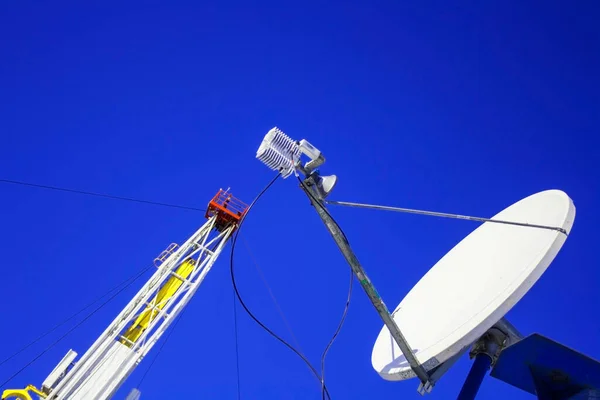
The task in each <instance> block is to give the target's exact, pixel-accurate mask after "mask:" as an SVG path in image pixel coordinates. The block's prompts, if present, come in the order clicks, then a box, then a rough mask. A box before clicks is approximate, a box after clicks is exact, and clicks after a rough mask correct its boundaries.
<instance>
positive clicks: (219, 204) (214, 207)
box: [206, 189, 248, 231]
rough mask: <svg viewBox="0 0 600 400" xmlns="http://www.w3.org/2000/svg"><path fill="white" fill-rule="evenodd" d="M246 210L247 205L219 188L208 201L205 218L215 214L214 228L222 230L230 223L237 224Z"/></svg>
mask: <svg viewBox="0 0 600 400" xmlns="http://www.w3.org/2000/svg"><path fill="white" fill-rule="evenodd" d="M247 211H248V205H247V204H246V203H244V202H242V201H240V200H238V199H236V198H235V197H233V196H232V195H231V193H229V192H228V191H225V190H223V189H220V190H219V192H218V193H217V195H216V196H215V197H213V199H212V200H211V201H210V203H208V209H207V210H206V218H210V217H212V216H213V215H216V216H217V221H216V222H215V229H217V230H218V231H222V230H224V229H226V228H227V227H229V226H231V225H232V224H235V225H237V224H238V223H239V222H240V220H241V219H242V217H243V216H244V214H246V212H247Z"/></svg>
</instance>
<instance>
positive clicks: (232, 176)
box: [0, 1, 600, 400]
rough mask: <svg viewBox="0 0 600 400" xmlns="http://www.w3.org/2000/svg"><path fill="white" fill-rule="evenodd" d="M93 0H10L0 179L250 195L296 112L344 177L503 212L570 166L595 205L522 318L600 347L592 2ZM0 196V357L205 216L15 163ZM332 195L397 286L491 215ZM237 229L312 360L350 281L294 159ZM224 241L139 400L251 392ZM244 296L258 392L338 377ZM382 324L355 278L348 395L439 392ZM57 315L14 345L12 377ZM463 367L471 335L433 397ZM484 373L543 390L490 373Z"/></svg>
mask: <svg viewBox="0 0 600 400" xmlns="http://www.w3.org/2000/svg"><path fill="white" fill-rule="evenodd" d="M84 3H85V4H83V3H82V2H75V1H72V2H68V1H62V2H27V1H19V2H3V3H2V5H1V6H0V54H1V55H2V62H0V76H1V77H2V78H1V81H0V82H1V83H0V100H1V107H0V134H1V135H2V139H3V140H2V143H3V149H2V157H0V171H1V173H0V178H2V179H16V180H23V181H28V182H34V183H39V184H47V185H57V186H64V187H69V188H74V189H80V190H91V191H95V192H102V193H111V194H116V195H122V196H129V197H137V198H143V199H150V200H156V201H163V202H170V203H178V204H183V205H188V206H195V207H202V206H204V205H205V204H206V203H207V202H208V201H209V200H210V198H211V197H212V196H213V195H214V194H215V193H216V191H217V190H218V189H219V188H220V187H223V188H225V187H228V186H231V188H232V190H233V192H234V194H235V195H236V196H238V197H240V198H241V199H243V200H246V201H248V202H249V201H251V200H252V198H253V197H254V196H255V195H256V194H257V192H258V191H259V190H260V189H262V187H263V186H264V185H265V184H266V183H267V182H268V181H269V180H270V179H271V177H272V174H271V171H269V170H268V169H267V168H266V167H264V166H263V165H262V164H261V163H260V162H259V161H257V160H256V159H255V158H254V156H255V152H256V149H257V147H258V145H259V144H260V141H261V139H262V137H263V135H264V134H265V133H266V132H267V131H268V130H269V129H270V128H271V127H273V126H275V125H277V126H279V127H281V128H282V129H283V130H284V131H285V132H286V133H288V134H289V135H290V136H292V137H294V138H297V139H301V138H307V139H308V140H310V142H311V143H313V144H314V145H316V146H317V147H319V148H320V149H321V150H322V151H323V152H324V154H325V155H326V157H327V164H326V166H325V167H324V168H323V172H324V173H335V174H337V175H338V177H339V181H338V186H337V187H336V189H335V192H334V194H333V195H332V198H335V199H338V200H348V201H364V202H372V203H382V204H389V205H398V206H404V207H418V208H423V209H430V210H437V211H446V212H455V213H462V214H471V215H479V216H492V215H494V214H495V213H496V212H498V211H500V210H501V209H503V208H504V207H506V206H508V205H510V204H512V203H514V202H516V201H518V200H519V199H521V198H523V197H526V196H528V195H530V194H533V193H535V192H538V191H541V190H546V189H553V188H557V189H562V190H564V191H566V192H567V193H568V194H569V195H570V196H571V197H572V198H573V200H574V202H575V205H576V207H577V219H576V221H575V224H574V228H573V231H572V234H571V236H570V238H569V239H568V240H567V242H566V244H565V246H564V247H563V249H562V251H561V253H560V254H559V255H558V257H557V258H556V260H555V261H554V263H553V264H552V265H551V267H550V268H549V269H548V271H547V272H546V274H545V275H544V276H543V277H542V279H541V280H540V281H539V282H538V284H537V285H536V286H535V287H534V288H533V289H532V290H531V291H530V292H529V294H528V295H527V296H526V297H525V298H524V299H523V300H522V301H521V302H520V303H519V304H518V305H517V306H516V307H515V308H514V309H513V310H512V311H511V312H510V313H509V314H508V318H509V319H510V320H511V321H512V322H513V324H515V325H516V326H517V327H518V328H519V329H520V330H521V331H522V332H523V333H525V334H529V333H533V332H540V333H542V334H544V335H547V336H549V337H550V338H552V339H555V340H558V341H561V342H563V343H564V344H566V345H567V346H570V347H573V348H575V349H577V350H579V351H582V352H584V353H587V354H589V355H590V356H592V357H596V358H600V344H599V343H598V341H597V337H598V334H599V333H600V319H598V318H597V317H596V316H597V315H596V314H597V310H598V308H599V306H600V299H599V297H598V294H597V283H598V282H599V281H600V272H599V269H598V263H599V256H598V253H597V242H598V229H597V226H598V224H599V223H600V217H599V216H598V212H597V205H598V203H599V202H600V188H599V183H598V182H600V170H599V168H598V166H597V160H598V155H599V148H600V146H599V143H598V136H597V135H598V130H599V128H600V113H599V112H598V110H599V107H600V95H599V93H600V80H599V79H598V73H597V71H599V70H600V51H599V50H600V31H599V28H598V26H597V20H598V17H599V12H598V11H599V10H598V5H597V4H596V2H591V1H590V2H585V1H582V2H576V3H570V4H569V3H567V2H528V1H526V2H524V1H491V2H475V1H465V2H461V3H460V4H454V5H449V4H448V3H447V2H443V1H431V2H427V3H426V4H425V3H419V4H418V5H414V4H411V3H408V2H405V3H401V2H391V1H390V2H382V1H377V2H362V3H361V2H356V1H351V2H339V3H333V2H328V3H321V2H302V3H287V4H286V3H285V2H254V3H247V2H236V1H232V2H227V3H226V4H225V3H223V4H221V5H217V4H216V2H215V3H214V4H209V3H203V2H157V1H148V2H143V3H142V2H140V3H135V2H127V3H123V2H84ZM0 206H1V208H2V210H3V212H2V213H0V222H1V225H2V227H3V229H2V233H1V234H0V235H1V237H0V243H1V246H2V247H1V248H2V260H3V262H2V265H3V279H2V286H3V301H2V303H1V304H2V307H1V308H0V310H1V315H2V320H3V326H4V329H2V330H0V342H1V343H3V345H2V346H0V358H4V357H5V356H7V355H9V354H10V353H12V352H13V351H14V350H16V349H18V348H19V347H21V346H23V345H25V344H26V343H28V342H29V341H31V340H32V339H34V338H35V337H37V336H38V335H39V334H40V333H42V332H44V331H45V330H46V329H48V327H49V326H52V325H54V324H55V323H57V322H58V321H60V320H62V319H64V318H66V317H68V316H69V315H71V314H72V313H73V312H75V311H77V310H78V309H79V308H80V307H81V305H83V304H84V303H87V302H89V301H91V300H93V299H95V298H96V297H97V296H99V295H102V294H104V293H105V292H106V291H107V290H109V289H110V288H112V287H113V286H115V285H116V284H118V283H119V282H121V281H122V280H124V279H126V278H127V277H129V276H131V275H132V274H134V273H136V272H137V271H139V270H140V269H141V268H143V267H145V266H146V265H148V264H149V263H150V262H151V261H152V259H153V258H154V257H155V256H156V255H157V254H158V253H160V252H161V251H162V250H163V249H164V248H165V247H166V246H167V245H168V244H169V243H171V242H179V243H181V242H183V241H184V240H185V239H186V238H187V236H188V235H189V234H191V233H192V232H193V231H194V230H195V229H197V227H198V226H199V225H200V224H202V223H203V221H204V219H203V215H202V214H199V213H195V212H193V211H185V210H176V209H168V208H161V207H157V206H152V205H140V204H133V203H126V202H120V201H116V200H107V199H101V198H93V197H86V196H81V195H74V194H68V193H59V192H51V191H46V190H42V189H33V188H26V187H18V186H13V185H7V184H2V185H0ZM332 212H333V215H334V216H335V217H336V219H337V220H338V222H339V223H340V224H341V225H342V226H343V228H344V230H345V232H346V234H347V236H348V237H349V239H350V241H351V243H352V244H353V246H354V249H355V250H356V252H357V254H358V256H359V259H360V260H361V261H362V263H363V264H364V266H365V268H366V269H367V271H368V272H369V274H370V276H371V279H372V280H373V282H374V283H375V284H376V286H377V288H378V289H379V291H380V293H381V294H382V296H383V298H384V299H385V300H386V302H387V303H388V305H389V306H390V308H393V307H395V305H396V304H397V303H398V302H399V301H400V300H401V299H402V297H403V296H404V295H405V294H406V293H407V292H408V290H410V288H411V287H412V285H414V284H415V283H416V282H417V281H418V279H419V278H420V277H421V276H422V275H423V274H424V273H425V272H426V271H427V270H428V269H429V268H430V267H431V266H432V265H433V264H435V262H436V261H437V260H438V259H439V258H440V257H441V256H443V255H444V254H445V253H446V252H447V251H448V250H449V249H450V248H451V247H452V246H454V245H455V244H456V243H457V242H458V241H460V239H462V238H463V237H464V236H465V235H467V234H468V233H469V232H470V231H471V230H473V229H474V228H475V227H476V224H474V223H470V222H465V221H451V220H437V219H428V218H425V217H419V216H408V215H399V214H386V213H378V212H372V211H362V210H352V209H339V208H336V209H332ZM243 235H244V236H245V237H246V239H247V241H248V243H249V245H250V247H251V249H252V251H253V253H254V255H255V257H256V259H257V260H258V262H259V265H260V267H261V270H262V271H263V273H264V275H265V276H266V278H267V280H268V282H269V285H270V287H271V289H272V290H273V292H274V294H275V295H276V297H277V300H278V302H279V304H280V306H281V307H282V309H283V310H284V312H285V315H286V318H287V319H288V320H289V321H290V324H291V326H292V328H293V331H294V334H295V336H296V337H297V338H298V340H299V342H300V344H301V346H302V350H303V351H304V352H305V353H306V355H307V356H308V357H309V358H310V359H311V361H312V362H313V363H315V364H317V363H318V361H319V357H320V353H321V351H322V350H323V348H324V346H325V345H326V343H327V341H328V340H329V337H330V336H331V334H332V333H333V331H334V330H335V327H336V325H337V323H338V319H339V317H340V315H341V312H342V309H343V306H344V303H345V296H346V291H347V284H348V267H347V265H346V264H345V263H344V261H343V259H342V257H341V255H340V254H339V251H338V250H337V248H336V247H335V245H334V244H333V242H332V240H331V239H330V238H329V236H328V234H327V232H326V231H325V230H324V228H323V226H322V224H321V222H320V220H319V219H318V217H317V215H316V214H315V213H314V211H313V210H312V209H311V207H310V206H309V204H308V202H307V200H306V198H305V197H304V195H303V194H302V193H301V191H300V190H299V189H298V188H297V182H295V181H294V180H292V179H288V180H286V181H280V182H278V183H277V184H276V185H275V186H274V187H273V189H272V190H271V191H270V192H268V194H267V195H265V197H264V198H263V199H262V200H261V201H260V203H258V205H257V206H256V207H255V209H254V210H253V211H252V213H251V214H250V216H249V218H248V220H247V223H246V225H245V227H244V230H243ZM236 250H237V253H236V254H237V257H236V261H237V263H236V270H237V273H238V281H239V286H240V290H241V292H242V295H243V296H244V299H245V300H246V302H247V303H248V305H249V306H250V307H251V309H252V310H254V311H255V312H256V314H257V315H258V316H259V317H260V318H261V319H262V320H263V321H264V322H265V323H266V324H268V325H269V326H270V327H272V328H273V329H274V330H275V331H277V332H278V333H280V334H281V335H282V336H284V337H286V338H288V339H290V335H289V333H288V332H287V330H286V328H285V325H284V323H283V322H282V321H281V318H280V317H279V315H278V313H277V310H276V309H275V307H274V306H273V304H272V302H271V300H270V297H269V294H268V291H267V290H266V288H265V287H264V285H263V284H262V282H261V280H260V278H259V275H258V274H257V272H256V270H255V268H254V266H253V264H252V263H251V259H250V258H249V256H248V254H247V252H246V250H245V249H244V247H243V246H239V247H238V248H237V249H236ZM226 251H227V254H223V256H222V257H221V259H219V260H218V261H217V263H216V264H215V267H214V268H213V270H212V271H211V273H210V274H209V276H208V278H207V279H206V281H205V282H204V283H203V285H202V287H201V288H200V290H199V291H198V293H197V295H196V297H194V299H193V300H192V302H191V303H190V305H189V307H188V309H187V311H186V313H185V314H184V316H183V318H182V319H181V322H180V323H179V324H178V326H177V329H176V330H175V332H174V333H173V335H172V336H171V338H170V340H169V342H168V343H167V344H166V346H165V348H164V350H163V351H162V352H161V354H160V357H159V358H158V361H157V362H156V363H155V365H154V366H153V368H152V369H151V371H150V372H149V375H148V376H147V378H146V380H145V381H144V383H143V385H142V387H141V390H142V398H143V399H162V398H166V397H167V396H172V397H174V398H209V399H213V398H214V399H234V398H236V393H237V391H236V374H235V347H234V336H233V316H232V288H231V283H230V279H229V264H228V249H227V250H226ZM133 292H134V289H132V290H130V291H128V292H127V293H126V294H124V295H122V296H120V297H118V298H117V299H116V300H114V301H113V302H111V303H110V304H109V305H108V306H107V307H105V308H104V309H102V310H101V312H99V313H98V314H96V315H95V316H94V317H93V318H91V319H90V320H89V321H88V322H87V323H86V324H84V325H83V326H82V327H81V328H80V329H78V330H76V331H75V332H74V333H73V334H71V335H70V336H69V337H68V338H67V339H65V340H64V341H63V342H61V343H60V344H59V345H58V346H56V347H55V348H53V350H52V351H50V352H48V353H47V354H46V355H45V356H44V357H43V358H41V359H40V360H39V361H38V362H36V363H35V364H34V365H33V366H32V367H31V368H29V369H27V370H26V371H25V372H24V373H23V374H22V375H21V376H19V378H17V379H15V380H13V381H12V384H13V385H15V386H24V385H25V384H27V383H34V384H40V383H41V381H42V380H43V379H44V378H45V377H46V375H47V374H48V373H49V372H50V370H51V369H52V368H53V367H54V365H55V364H56V363H57V362H58V361H59V360H60V358H61V357H62V356H63V355H64V353H65V352H66V351H67V350H68V349H69V348H73V349H75V350H77V351H78V352H80V354H83V352H84V351H85V349H86V348H87V347H88V346H89V345H90V344H91V343H92V342H93V341H94V340H95V338H96V337H97V335H99V334H100V332H101V331H102V330H103V329H104V327H105V326H106V324H108V323H109V322H110V321H111V320H112V318H113V317H114V316H115V315H116V313H117V312H118V311H119V310H120V308H121V307H122V306H123V305H124V304H125V303H126V302H127V300H128V296H131V295H132V294H133ZM424 312H426V310H424ZM238 316H239V329H240V344H239V345H240V370H241V375H240V380H241V393H242V398H245V399H255V398H261V399H312V398H315V399H316V398H320V393H319V385H318V383H317V382H316V380H315V379H314V378H313V377H312V376H311V374H310V373H309V371H308V369H307V368H306V367H305V365H304V364H303V363H302V362H301V361H300V360H299V359H297V358H296V357H295V356H294V355H293V354H292V353H291V352H289V351H288V350H287V349H286V348H284V347H283V346H282V345H281V344H280V343H278V342H276V341H275V340H274V339H272V338H271V337H270V336H268V335H267V334H266V333H265V332H264V331H262V330H261V329H260V328H259V327H258V326H257V325H256V324H255V323H254V322H253V321H251V320H250V319H249V318H248V317H247V316H246V315H244V314H243V312H242V311H241V310H239V313H238ZM66 329H67V328H66V327H65V328H64V329H63V331H64V330H66ZM380 329H381V322H380V320H379V318H378V316H377V315H376V313H375V312H374V310H373V309H372V306H371V304H370V303H369V301H368V300H367V298H366V296H365V295H364V293H363V292H362V291H360V290H359V289H358V287H357V290H356V291H355V293H354V296H353V299H352V304H351V308H350V312H349V316H348V319H347V322H346V325H345V327H344V329H343V331H342V333H341V335H340V336H339V338H338V339H337V341H336V343H335V345H334V347H333V348H332V349H331V351H330V352H329V356H328V361H327V384H328V386H329V389H330V391H331V394H332V398H334V399H375V398H384V397H394V398H406V399H409V398H415V399H416V398H420V397H419V396H418V395H417V394H416V386H417V382H416V381H409V382H399V383H398V382H397V383H392V382H386V381H383V380H382V379H380V378H379V377H378V375H377V374H376V373H375V371H374V370H373V369H372V367H371V363H370V357H371V349H372V345H373V343H374V341H375V338H376V337H377V334H378V332H379V330H380ZM61 332H62V331H61ZM58 335H60V332H58V333H56V335H54V336H53V337H51V338H47V339H46V341H44V342H43V343H40V344H39V345H37V346H35V347H34V348H32V349H30V350H28V351H26V352H25V353H24V354H22V355H20V356H19V357H18V358H17V359H15V360H13V361H11V362H9V363H6V364H5V365H3V366H1V367H0V378H2V380H4V378H5V377H8V376H9V375H10V374H11V372H12V371H14V370H16V369H18V368H19V367H20V366H21V365H23V364H25V363H26V362H27V361H28V360H29V359H31V358H32V357H34V356H35V354H37V353H38V352H39V351H41V350H42V349H43V348H44V347H45V346H46V345H47V344H49V343H50V342H51V341H52V339H53V338H55V337H57V336H58ZM155 350H156V348H155ZM155 353H156V351H153V353H152V354H151V356H152V355H154V354H155ZM147 361H148V360H146V361H145V362H143V363H142V364H141V365H140V366H139V367H138V369H137V370H136V372H135V373H134V374H133V375H132V377H131V379H130V380H129V381H128V382H127V383H126V384H125V386H124V388H123V390H122V392H120V397H119V398H123V396H124V394H125V393H126V392H127V391H128V390H129V389H130V388H131V387H133V386H134V385H136V383H137V382H138V381H139V379H140V377H141V375H142V374H143V373H144V371H145V370H146V368H147V367H148V364H149V363H148V362H147ZM469 366H470V362H469V360H468V359H467V358H466V357H465V358H464V359H462V360H461V361H460V362H459V363H458V364H457V366H456V367H455V368H454V369H453V370H452V371H451V372H450V373H449V374H448V375H447V376H446V377H444V378H443V380H442V381H441V382H440V383H439V384H438V386H437V387H436V389H435V390H434V392H433V393H432V394H431V395H430V396H429V397H430V398H432V399H448V398H454V397H455V396H456V394H457V393H458V391H459V389H460V386H461V383H462V380H463V379H464V377H465V376H466V374H467V371H468V368H469ZM480 394H481V398H486V399H505V398H511V399H513V400H517V399H528V398H531V396H529V395H527V394H525V393H522V392H520V391H518V390H517V389H514V388H512V387H508V386H507V385H505V384H503V383H502V382H499V381H496V380H495V379H493V378H488V379H487V380H486V381H485V383H484V385H483V387H482V388H481V391H480Z"/></svg>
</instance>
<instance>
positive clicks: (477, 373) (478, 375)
mask: <svg viewBox="0 0 600 400" xmlns="http://www.w3.org/2000/svg"><path fill="white" fill-rule="evenodd" d="M491 365H492V358H491V357H490V356H489V355H488V354H485V353H478V354H477V355H476V356H475V361H474V362H473V366H472V367H471V370H470V371H469V375H468V376H467V379H466V380H465V383H464V385H463V387H462V389H461V391H460V393H459V394H458V397H457V398H456V400H473V399H475V396H477V392H478V391H479V388H480V387H481V383H482V382H483V378H485V374H487V371H488V369H490V366H491Z"/></svg>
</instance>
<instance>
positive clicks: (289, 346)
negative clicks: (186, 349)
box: [229, 172, 331, 399]
mask: <svg viewBox="0 0 600 400" xmlns="http://www.w3.org/2000/svg"><path fill="white" fill-rule="evenodd" d="M280 176H281V172H279V173H278V174H277V175H276V176H275V177H274V178H273V180H271V182H269V184H268V185H267V186H266V187H265V188H264V189H263V190H262V191H261V192H260V193H259V194H258V196H256V198H255V199H254V200H253V201H252V203H250V205H249V206H248V210H247V211H246V213H245V214H244V216H243V217H242V220H241V221H240V223H239V226H238V229H237V231H236V233H235V235H234V236H233V240H232V243H231V256H230V258H229V262H230V264H229V271H230V273H231V283H232V284H233V289H234V291H235V294H236V296H237V298H238V300H239V302H240V304H241V305H242V307H243V308H244V310H245V311H246V313H248V315H249V316H250V318H252V319H253V320H254V322H256V323H257V324H258V325H260V327H261V328H263V329H264V330H265V331H267V332H268V333H269V334H270V335H271V336H273V337H274V338H275V339H277V340H278V341H280V342H281V343H282V344H284V345H285V346H286V347H287V348H289V349H290V350H292V351H293V352H294V353H295V354H296V355H297V356H298V357H300V358H301V359H302V361H304V362H305V363H306V365H307V366H308V367H309V368H310V370H311V371H312V373H313V374H314V376H315V377H316V378H317V380H318V381H319V383H321V384H322V386H324V385H323V383H322V382H321V377H320V376H319V372H318V371H317V370H316V369H315V367H313V366H312V364H311V363H310V361H309V360H308V359H307V358H306V357H305V356H304V355H303V354H302V353H300V352H299V351H298V350H296V348H294V346H292V345H291V344H289V343H288V342H286V341H285V340H284V339H282V338H281V337H279V336H278V335H277V334H276V333H275V332H273V331H272V330H270V329H269V328H268V327H267V326H266V325H265V324H263V323H262V322H261V321H260V320H259V319H258V318H257V317H256V316H254V314H252V312H251V311H250V310H249V309H248V307H247V306H246V303H244V300H242V297H241V295H240V293H239V291H238V288H237V284H236V283H235V274H234V263H233V259H234V251H235V244H236V243H237V238H238V236H239V234H240V231H241V228H242V224H243V223H244V221H245V220H246V217H247V216H248V214H249V212H250V210H251V209H252V207H253V206H254V204H256V202H257V201H258V200H259V199H260V198H261V196H262V195H263V194H264V193H265V192H266V191H267V190H268V189H269V188H270V187H271V186H272V185H273V183H275V181H276V180H277V179H278V178H279V177H280ZM324 391H325V393H326V395H327V398H329V399H331V396H330V395H329V391H328V390H327V387H326V386H325V387H324Z"/></svg>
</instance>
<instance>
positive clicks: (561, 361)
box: [491, 334, 600, 400]
mask: <svg viewBox="0 0 600 400" xmlns="http://www.w3.org/2000/svg"><path fill="white" fill-rule="evenodd" d="M491 376H493V377H494V378H496V379H499V380H501V381H503V382H505V383H508V384H509V385H512V386H515V387H517V388H519V389H521V390H524V391H526V392H529V393H531V394H533V395H536V396H537V398H538V399H540V400H588V399H598V398H600V362H598V361H596V360H594V359H592V358H590V357H588V356H586V355H584V354H582V353H579V352H577V351H575V350H572V349H570V348H568V347H566V346H564V345H562V344H560V343H558V342H555V341H553V340H551V339H548V338H547V337H544V336H542V335H539V334H533V335H530V336H528V337H526V338H525V339H522V340H521V341H519V342H518V343H515V344H513V345H512V346H509V347H507V348H505V349H504V350H503V351H502V352H501V354H500V356H499V358H498V360H497V362H496V364H495V365H494V367H493V369H492V372H491Z"/></svg>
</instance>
